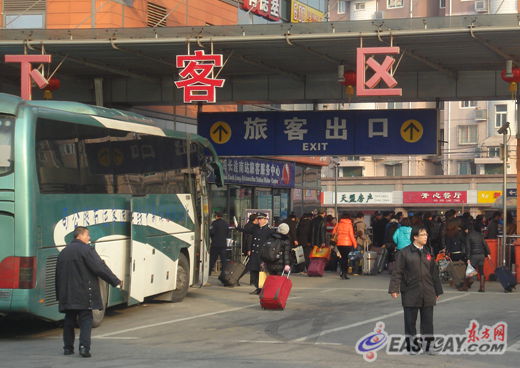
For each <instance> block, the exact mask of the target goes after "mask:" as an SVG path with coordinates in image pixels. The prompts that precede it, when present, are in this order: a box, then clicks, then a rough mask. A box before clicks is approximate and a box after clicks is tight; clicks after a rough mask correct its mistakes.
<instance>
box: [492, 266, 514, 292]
mask: <svg viewBox="0 0 520 368" xmlns="http://www.w3.org/2000/svg"><path fill="white" fill-rule="evenodd" d="M495 276H496V277H497V280H498V281H499V282H500V283H501V284H502V287H503V288H504V291H505V292H506V293H510V292H512V291H513V289H514V288H515V287H516V279H515V277H514V276H513V274H512V273H511V271H509V270H508V269H507V268H506V267H498V268H496V269H495Z"/></svg>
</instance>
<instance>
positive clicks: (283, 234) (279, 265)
mask: <svg viewBox="0 0 520 368" xmlns="http://www.w3.org/2000/svg"><path fill="white" fill-rule="evenodd" d="M288 233H289V225H288V224H286V223H281V224H280V225H279V226H278V228H277V229H276V232H273V233H272V234H271V239H270V242H269V244H270V247H271V248H272V249H269V250H268V252H267V253H268V254H267V255H264V253H265V249H266V248H264V249H263V252H264V253H263V254H262V255H264V257H263V258H262V260H263V262H264V264H265V269H266V271H267V273H269V275H277V276H280V275H281V274H282V272H284V271H285V272H289V271H291V266H290V265H291V258H290V256H291V244H290V241H289V237H288Z"/></svg>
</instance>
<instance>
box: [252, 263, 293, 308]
mask: <svg viewBox="0 0 520 368" xmlns="http://www.w3.org/2000/svg"><path fill="white" fill-rule="evenodd" d="M289 275H290V272H289V273H288V274H285V273H282V276H275V275H269V276H267V279H266V280H265V283H264V287H263V288H262V291H261V292H260V306H261V307H262V308H263V309H275V310H276V309H285V306H286V305H287V299H288V298H289V294H290V293H291V288H292V281H291V280H290V279H289Z"/></svg>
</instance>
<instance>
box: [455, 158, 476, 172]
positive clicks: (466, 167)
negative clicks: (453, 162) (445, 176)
mask: <svg viewBox="0 0 520 368" xmlns="http://www.w3.org/2000/svg"><path fill="white" fill-rule="evenodd" d="M475 172H476V166H475V164H474V163H473V162H472V161H459V163H458V174H459V175H475Z"/></svg>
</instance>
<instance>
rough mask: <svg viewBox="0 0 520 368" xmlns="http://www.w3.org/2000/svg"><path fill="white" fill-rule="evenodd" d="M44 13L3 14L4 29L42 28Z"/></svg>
mask: <svg viewBox="0 0 520 368" xmlns="http://www.w3.org/2000/svg"><path fill="white" fill-rule="evenodd" d="M44 24H45V16H44V14H9V15H6V16H5V28H6V29H43V28H44Z"/></svg>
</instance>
